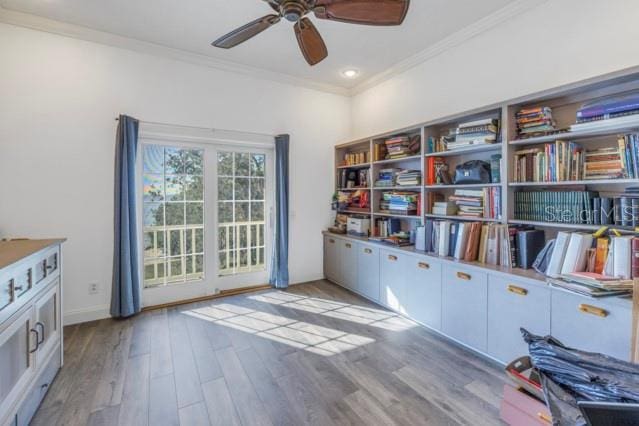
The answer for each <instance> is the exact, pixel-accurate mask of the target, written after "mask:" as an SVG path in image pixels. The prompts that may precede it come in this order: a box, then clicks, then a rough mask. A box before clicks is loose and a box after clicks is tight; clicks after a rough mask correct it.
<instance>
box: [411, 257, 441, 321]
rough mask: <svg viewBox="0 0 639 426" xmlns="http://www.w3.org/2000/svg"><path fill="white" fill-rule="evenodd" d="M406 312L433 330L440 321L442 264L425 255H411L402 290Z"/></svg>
mask: <svg viewBox="0 0 639 426" xmlns="http://www.w3.org/2000/svg"><path fill="white" fill-rule="evenodd" d="M404 293H405V295H406V297H405V302H404V306H405V308H406V314H407V315H408V316H409V317H411V318H412V319H414V320H416V321H418V322H420V323H422V324H424V325H427V326H429V327H431V328H434V329H435V330H440V329H441V323H442V264H441V263H440V262H439V261H437V260H435V259H432V258H428V257H426V256H419V257H418V256H411V257H410V259H409V260H408V279H407V282H406V289H405V291H404Z"/></svg>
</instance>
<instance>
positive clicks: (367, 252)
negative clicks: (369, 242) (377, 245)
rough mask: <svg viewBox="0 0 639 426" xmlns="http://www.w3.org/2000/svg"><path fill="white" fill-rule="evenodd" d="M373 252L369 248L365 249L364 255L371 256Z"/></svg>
mask: <svg viewBox="0 0 639 426" xmlns="http://www.w3.org/2000/svg"><path fill="white" fill-rule="evenodd" d="M372 252H373V250H371V249H369V248H365V249H364V253H366V254H371V253H372Z"/></svg>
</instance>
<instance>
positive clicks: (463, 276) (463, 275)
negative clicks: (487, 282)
mask: <svg viewBox="0 0 639 426" xmlns="http://www.w3.org/2000/svg"><path fill="white" fill-rule="evenodd" d="M457 278H459V279H460V280H466V281H470V280H471V279H472V278H473V277H471V276H470V274H467V273H465V272H457Z"/></svg>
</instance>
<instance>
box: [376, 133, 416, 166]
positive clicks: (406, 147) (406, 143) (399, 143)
mask: <svg viewBox="0 0 639 426" xmlns="http://www.w3.org/2000/svg"><path fill="white" fill-rule="evenodd" d="M378 145H380V144H376V145H375V146H378ZM384 147H385V148H384V149H382V148H377V150H376V152H375V154H376V159H377V160H379V159H382V158H384V159H386V160H393V159H398V158H404V157H408V156H411V155H415V154H417V153H419V151H420V150H421V136H419V135H416V136H413V137H410V136H407V135H402V136H395V137H393V138H390V139H387V140H385V141H384ZM382 155H384V156H383V157H382Z"/></svg>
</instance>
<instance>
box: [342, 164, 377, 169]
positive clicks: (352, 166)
mask: <svg viewBox="0 0 639 426" xmlns="http://www.w3.org/2000/svg"><path fill="white" fill-rule="evenodd" d="M370 166H371V163H361V164H352V165H350V166H344V165H342V166H337V168H338V169H367V168H369V167H370Z"/></svg>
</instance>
